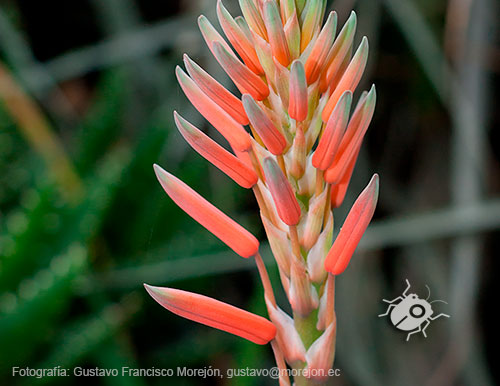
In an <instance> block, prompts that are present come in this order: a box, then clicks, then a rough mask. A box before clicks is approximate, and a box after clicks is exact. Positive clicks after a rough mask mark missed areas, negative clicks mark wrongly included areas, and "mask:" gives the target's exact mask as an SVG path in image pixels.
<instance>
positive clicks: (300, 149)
mask: <svg viewBox="0 0 500 386" xmlns="http://www.w3.org/2000/svg"><path fill="white" fill-rule="evenodd" d="M306 157H307V148H306V137H305V136H304V131H303V130H302V128H300V127H298V128H297V132H296V133H295V138H294V139H293V146H292V165H291V167H290V174H291V175H292V176H293V177H294V178H296V179H297V180H298V179H300V178H302V176H303V175H304V171H305V167H306Z"/></svg>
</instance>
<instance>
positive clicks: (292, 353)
mask: <svg viewBox="0 0 500 386" xmlns="http://www.w3.org/2000/svg"><path fill="white" fill-rule="evenodd" d="M266 304H267V311H268V312H269V319H271V320H272V322H273V323H274V325H275V326H276V340H277V341H278V344H279V346H280V348H281V350H282V351H283V355H284V356H285V359H286V361H287V362H288V363H289V364H292V363H295V362H299V361H300V362H305V361H306V349H305V347H304V343H302V339H301V338H300V335H299V333H298V332H297V330H296V329H295V325H294V323H293V319H292V318H291V317H290V316H288V315H287V314H286V313H285V312H284V311H283V310H282V309H281V308H279V307H278V306H275V305H273V304H272V303H271V302H270V301H269V299H267V298H266Z"/></svg>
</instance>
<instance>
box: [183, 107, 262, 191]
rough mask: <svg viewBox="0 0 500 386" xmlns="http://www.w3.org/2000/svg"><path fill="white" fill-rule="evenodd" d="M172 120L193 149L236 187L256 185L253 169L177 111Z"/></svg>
mask: <svg viewBox="0 0 500 386" xmlns="http://www.w3.org/2000/svg"><path fill="white" fill-rule="evenodd" d="M174 120H175V124H176V126H177V128H178V129H179V131H180V133H181V134H182V136H183V137H184V139H185V140H186V141H187V142H188V143H189V144H190V145H191V146H192V147H193V149H195V150H196V151H197V152H198V153H199V154H200V155H201V156H202V157H204V158H205V159H207V160H208V161H209V162H211V163H212V164H213V165H214V166H216V167H217V168H219V169H220V170H222V171H223V172H224V173H226V174H227V175H228V176H229V177H231V178H232V179H233V180H234V181H235V182H236V183H237V184H238V185H240V186H242V187H243V188H247V189H248V188H251V187H252V186H254V185H255V184H256V183H257V179H258V178H257V174H255V171H254V170H253V168H250V167H248V166H247V165H246V164H245V163H244V162H243V161H241V160H240V159H238V158H237V157H235V156H234V155H232V154H231V153H229V152H228V151H227V150H226V149H224V148H223V147H222V146H220V145H219V144H218V143H216V142H215V141H214V140H212V139H211V138H210V137H208V136H207V135H205V134H204V133H203V132H202V131H201V130H199V129H198V128H196V127H195V126H193V125H192V124H191V123H189V122H188V121H186V120H185V119H184V118H182V117H181V116H180V115H179V114H178V113H177V111H174Z"/></svg>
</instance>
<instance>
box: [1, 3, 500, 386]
mask: <svg viewBox="0 0 500 386" xmlns="http://www.w3.org/2000/svg"><path fill="white" fill-rule="evenodd" d="M215 4H216V1H215V0H196V1H194V0H193V1H188V0H183V1H179V0H169V1H162V2H158V1H153V0H79V1H72V2H69V1H62V0H52V1H43V2H41V1H29V0H17V1H16V0H2V1H0V384H1V385H17V384H21V385H22V384H32V383H34V382H35V379H33V378H19V377H17V378H12V376H11V374H12V367H13V366H19V367H21V368H25V367H30V368H47V367H54V366H62V367H64V368H74V367H76V366H80V367H86V368H95V367H100V368H121V367H122V366H129V367H134V368H151V367H156V368H167V369H170V368H172V369H175V368H176V367H177V366H179V367H184V366H185V367H187V368H204V367H209V366H212V367H214V368H219V369H222V370H223V371H225V370H224V369H227V368H238V367H243V368H246V367H249V368H262V367H265V368H270V367H272V366H274V360H273V357H272V353H271V351H270V348H269V347H267V346H266V347H260V346H256V345H253V344H252V343H249V342H246V341H244V340H242V339H240V338H237V337H233V336H230V335H228V334H225V333H222V332H219V331H215V330H212V329H210V328H208V327H205V326H201V325H197V324H194V323H192V322H189V321H185V320H182V319H181V318H179V317H177V316H175V315H172V314H171V313H169V312H167V311H166V310H164V309H163V308H161V307H160V306H159V305H158V304H157V303H156V302H154V301H153V300H152V299H151V298H150V297H149V296H148V295H147V294H146V292H145V291H144V289H143V287H142V283H144V282H146V283H149V284H153V285H161V286H172V287H177V288H182V289H185V290H189V291H196V292H200V293H203V294H205V295H208V296H212V297H215V298H217V299H220V300H223V301H226V302H229V303H231V304H234V305H237V306H240V307H242V308H245V309H248V310H251V311H253V312H256V313H259V314H261V315H265V314H266V311H265V306H264V302H263V297H262V291H261V286H260V284H259V280H258V276H257V274H256V269H255V267H254V265H253V264H252V262H251V261H247V260H244V259H241V258H240V257H238V256H236V255H235V254H233V253H232V252H230V251H229V250H228V248H226V247H225V246H224V245H223V244H222V243H221V242H219V241H218V240H217V239H216V238H215V237H214V236H212V235H211V234H209V233H208V232H207V231H205V230H204V229H203V228H202V227H201V226H199V225H198V224H196V223H195V222H194V221H193V220H191V219H190V218H189V217H188V216H187V215H186V214H184V213H183V212H182V211H181V210H180V209H178V208H177V207H176V206H175V205H174V204H173V203H172V201H171V200H170V199H169V198H168V197H167V196H166V195H165V194H164V192H163V191H162V189H161V187H160V185H159V184H158V183H157V181H156V178H155V176H154V173H153V169H152V164H153V163H155V162H156V163H159V164H160V165H161V166H163V167H164V168H166V169H167V170H169V171H170V172H172V173H174V174H176V175H178V176H180V177H181V178H182V179H183V180H184V181H186V182H187V183H188V184H189V185H191V186H192V187H194V188H195V189H196V190H197V191H198V192H200V193H201V194H202V195H203V196H205V197H206V198H207V199H209V200H210V201H211V202H213V203H214V204H215V205H216V206H218V207H219V208H221V209H222V210H223V211H225V212H226V213H229V214H230V215H231V216H232V217H233V218H235V219H236V220H237V221H239V222H240V223H241V224H243V225H244V226H246V227H247V228H248V229H250V230H251V231H252V232H253V233H254V234H255V235H257V236H258V237H259V239H261V240H263V239H264V233H263V229H262V227H261V225H260V223H259V221H260V220H259V217H258V212H257V206H256V204H255V202H254V200H253V198H252V195H251V193H250V192H248V191H245V190H243V189H241V188H239V187H238V186H237V185H236V184H234V183H232V182H231V181H230V180H229V179H228V178H227V177H226V176H225V175H223V174H222V173H220V172H219V171H218V170H216V169H215V168H213V167H211V166H210V165H209V164H208V163H207V162H205V161H204V160H203V159H202V158H201V157H199V156H198V155H197V154H196V153H195V152H194V151H192V150H191V149H190V148H189V146H188V145H187V144H186V143H185V142H184V141H183V140H182V138H181V136H180V135H179V133H178V132H177V131H176V129H175V127H174V125H173V119H172V111H173V110H174V109H176V110H179V111H182V112H183V115H185V116H186V117H187V118H188V119H189V120H190V121H192V122H193V123H194V124H196V125H198V126H200V127H201V126H203V125H204V126H203V127H205V128H206V129H207V130H208V131H209V132H210V133H211V134H212V135H213V136H214V137H215V138H217V134H216V133H214V130H213V129H212V128H209V127H208V125H207V124H206V123H204V121H203V119H202V118H201V116H200V115H199V114H198V113H196V112H195V111H194V109H193V108H192V107H191V106H190V105H189V103H188V102H187V99H186V98H185V97H184V95H183V94H182V92H181V91H180V89H179V87H178V86H177V84H176V81H175V76H174V67H175V65H177V64H181V62H182V53H183V52H187V53H188V54H189V55H190V56H191V57H192V58H194V59H195V60H196V61H198V62H199V63H201V64H202V65H203V66H204V68H206V69H207V70H208V71H209V72H210V73H212V74H213V75H215V76H216V77H217V78H218V79H220V80H221V81H222V82H223V83H225V84H226V85H228V87H230V83H229V81H228V78H227V76H225V75H224V74H223V73H222V70H221V69H220V68H219V67H218V65H217V63H216V62H215V60H213V59H212V58H211V57H210V55H209V51H208V49H207V48H206V47H205V45H204V43H203V41H202V38H201V35H200V33H199V32H198V31H197V26H196V18H197V16H198V15H199V14H201V13H203V14H205V15H207V16H208V17H209V19H210V20H211V21H212V22H213V23H214V25H217V26H218V24H217V22H216V17H215ZM225 4H226V5H227V7H228V8H229V10H230V11H231V12H232V13H233V14H235V15H236V14H239V13H238V5H237V1H235V0H226V1H225ZM328 6H329V8H330V9H335V10H337V12H338V14H339V21H340V22H341V23H343V22H344V21H345V20H346V19H347V17H348V15H349V13H350V11H351V9H354V10H356V12H357V14H358V34H357V38H356V42H359V41H360V39H361V36H363V35H367V36H368V38H369V40H370V50H371V53H370V59H369V64H368V68H367V71H366V73H365V75H364V77H363V83H362V85H361V86H360V88H359V89H360V90H361V89H367V88H368V87H369V86H370V85H371V83H375V84H376V85H377V91H378V103H377V109H376V114H375V117H374V120H373V123H372V125H371V128H370V130H369V132H368V135H367V139H366V141H365V145H364V147H363V150H362V153H361V156H360V159H359V161H358V165H357V167H356V171H355V173H354V177H353V181H352V183H351V186H350V189H349V192H348V196H347V199H346V201H345V203H344V205H343V206H342V208H340V209H339V210H337V211H336V213H335V217H336V223H337V224H341V223H342V221H343V219H344V218H345V215H346V213H347V210H348V208H349V207H350V205H351V204H352V203H353V201H354V199H355V197H356V196H357V195H358V194H359V192H360V191H361V189H362V187H363V186H365V185H366V183H367V182H368V179H369V176H370V175H371V174H372V173H374V172H378V173H379V174H380V176H381V191H380V200H379V205H378V208H377V212H376V215H375V220H374V221H373V223H372V225H371V227H370V228H369V231H368V232H367V234H366V235H365V237H364V239H363V242H362V246H361V247H360V248H359V250H358V252H357V254H356V256H355V258H354V259H353V262H352V264H351V266H350V267H349V269H348V270H347V271H346V273H345V274H344V275H342V276H341V277H340V278H339V279H338V289H337V316H338V320H339V325H338V348H337V359H336V365H335V367H336V368H340V369H341V372H342V375H341V377H339V378H335V379H333V380H332V384H335V385H398V386H399V385H432V386H441V385H472V386H476V385H494V384H497V383H499V379H500V373H499V369H498V366H496V358H497V356H496V354H497V345H498V343H499V333H498V331H497V326H498V324H499V322H500V320H499V316H498V314H496V312H495V311H496V308H497V305H498V294H499V287H500V285H499V281H498V280H497V278H496V273H497V272H498V267H499V261H498V256H499V249H500V242H499V236H500V232H499V230H500V183H499V181H500V179H499V171H500V168H499V166H500V165H499V159H500V146H499V145H500V142H499V132H498V125H499V122H500V114H499V112H498V110H497V105H498V103H497V100H498V98H499V88H498V84H499V71H500V45H499V31H498V15H499V14H500V13H499V11H500V9H499V8H500V7H499V3H498V2H497V1H494V0H449V1H445V0H438V1H436V0H357V1H355V0H337V1H333V2H329V5H328ZM262 252H263V255H264V258H265V259H266V260H267V262H268V263H269V269H270V271H271V275H272V279H273V281H274V283H276V285H277V284H278V279H277V270H276V268H275V267H274V265H273V263H272V260H271V256H270V253H269V248H268V246H267V244H266V243H265V242H263V246H262ZM406 278H408V279H409V280H410V282H411V283H412V285H413V289H414V290H415V291H416V292H417V293H419V294H421V296H426V294H427V290H426V289H425V284H427V285H429V286H430V288H431V290H432V299H444V300H446V301H448V303H449V305H443V304H439V307H440V311H442V312H446V313H448V314H450V315H451V318H450V319H444V318H443V319H440V320H438V321H436V322H433V323H432V324H431V326H430V327H429V328H428V330H427V333H428V338H427V339H425V338H424V337H423V336H422V335H419V336H413V337H412V340H411V341H410V342H408V343H407V342H406V341H405V337H406V336H405V334H404V333H402V332H398V331H397V330H396V329H394V328H393V327H392V326H391V325H390V324H389V323H388V321H387V320H386V319H379V318H378V317H377V315H378V314H379V313H381V312H383V311H384V310H385V304H384V303H382V301H381V300H382V298H391V299H392V298H395V297H397V296H398V295H399V294H400V293H401V292H402V291H403V289H404V287H405V283H404V280H405V279H406ZM278 301H279V303H280V304H281V305H282V306H283V307H284V308H285V309H286V299H285V297H284V295H283V294H282V293H281V292H279V293H278ZM436 308H437V307H436ZM88 380H89V379H88V378H44V379H41V380H39V381H37V383H45V384H54V385H59V384H67V383H68V382H71V383H74V384H81V383H86V382H87V381H88ZM92 381H95V383H96V384H98V385H160V384H169V385H170V384H172V385H202V384H208V385H210V384H213V385H268V384H269V385H272V384H277V381H273V380H270V379H265V378H234V379H210V378H208V379H202V378H196V377H195V378H192V377H191V378H188V377H174V378H154V377H151V378H137V377H136V378H133V377H126V378H121V377H119V378H115V377H102V378H93V379H92Z"/></svg>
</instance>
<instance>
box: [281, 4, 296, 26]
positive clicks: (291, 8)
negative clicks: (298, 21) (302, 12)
mask: <svg viewBox="0 0 500 386" xmlns="http://www.w3.org/2000/svg"><path fill="white" fill-rule="evenodd" d="M280 8H281V20H283V24H285V23H286V21H287V20H288V19H289V18H290V17H291V16H292V15H293V13H294V12H296V9H297V8H296V6H295V0H281V1H280Z"/></svg>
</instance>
